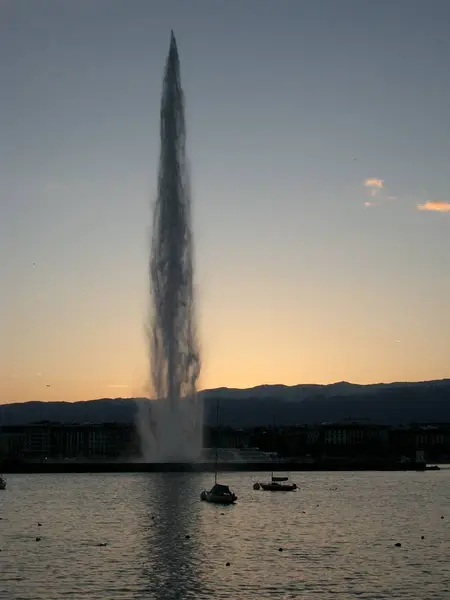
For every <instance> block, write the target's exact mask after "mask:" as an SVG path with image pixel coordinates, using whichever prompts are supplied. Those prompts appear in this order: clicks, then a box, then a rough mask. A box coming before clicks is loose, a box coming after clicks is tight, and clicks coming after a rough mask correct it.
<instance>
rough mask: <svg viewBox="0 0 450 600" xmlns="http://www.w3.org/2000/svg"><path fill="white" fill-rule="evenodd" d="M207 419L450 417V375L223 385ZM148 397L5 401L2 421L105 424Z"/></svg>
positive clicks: (254, 422)
mask: <svg viewBox="0 0 450 600" xmlns="http://www.w3.org/2000/svg"><path fill="white" fill-rule="evenodd" d="M201 395H202V397H203V400H204V405H205V423H207V424H214V423H215V407H216V400H220V401H221V403H220V422H221V424H222V425H230V426H233V427H253V426H258V425H267V424H270V423H272V420H273V419H275V422H276V424H277V425H294V424H299V423H318V422H323V421H341V420H354V421H368V422H373V423H379V424H403V423H412V422H421V423H439V422H450V379H442V380H436V381H423V382H418V383H400V382H399V383H389V384H384V383H380V384H373V385H357V384H353V383H347V382H345V381H341V382H339V383H333V384H330V385H295V386H290V387H289V386H285V385H262V386H258V387H254V388H249V389H243V390H240V389H229V388H217V389H213V390H204V391H203V392H201ZM138 402H150V401H149V400H146V399H144V398H137V399H133V398H102V399H99V400H88V401H84V402H73V403H71V402H25V403H21V404H6V405H1V406H0V424H3V425H13V424H26V423H33V422H36V421H44V420H48V421H57V422H61V423H86V422H89V423H103V422H119V423H124V422H131V421H134V419H135V417H136V411H137V403H138Z"/></svg>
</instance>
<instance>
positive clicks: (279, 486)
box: [253, 417, 297, 492]
mask: <svg viewBox="0 0 450 600" xmlns="http://www.w3.org/2000/svg"><path fill="white" fill-rule="evenodd" d="M272 427H273V429H275V417H273V420H272ZM253 489H254V490H265V491H267V492H294V491H295V490H296V489H297V484H296V483H292V482H290V481H289V477H275V476H274V474H273V471H272V477H271V478H270V481H268V482H261V481H257V482H256V483H254V484H253Z"/></svg>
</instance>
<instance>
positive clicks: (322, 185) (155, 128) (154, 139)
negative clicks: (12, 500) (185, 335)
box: [0, 0, 450, 402]
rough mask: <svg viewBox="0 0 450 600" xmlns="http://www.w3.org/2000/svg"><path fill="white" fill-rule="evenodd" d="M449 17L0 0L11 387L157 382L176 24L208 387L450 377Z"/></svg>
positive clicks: (29, 391) (449, 11)
mask: <svg viewBox="0 0 450 600" xmlns="http://www.w3.org/2000/svg"><path fill="white" fill-rule="evenodd" d="M449 22H450V2H449V1H448V0H431V1H430V0H429V1H427V0H376V1H375V0H311V1H307V0H239V1H238V0H236V1H234V0H231V1H229V2H222V1H219V0H189V1H187V0H178V1H176V0H151V1H149V0H39V2H37V1H32V0H2V2H1V4H0V77H1V80H0V82H1V86H0V131H1V145H0V189H1V202H0V273H1V277H2V294H1V297H0V315H1V329H0V383H1V385H0V402H17V401H24V400H69V401H72V400H82V399H89V398H96V397H103V396H133V395H135V396H136V395H140V396H141V395H145V394H146V390H147V387H146V382H147V379H148V372H149V368H148V359H147V350H146V341H145V336H144V325H145V314H146V306H147V302H148V298H147V294H148V280H147V262H148V241H149V229H150V224H151V202H152V201H153V199H154V197H155V190H156V174H157V163H158V152H159V103H160V93H161V83H162V74H163V68H164V62H165V57H166V54H167V52H168V47H169V37H170V30H171V29H174V31H175V35H176V37H177V43H178V49H179V52H180V60H181V75H182V84H183V87H184V91H185V94H186V101H187V127H188V152H189V157H190V162H191V167H192V193H193V212H194V235H195V250H196V281H197V292H198V314H199V322H200V338H201V346H202V358H203V370H202V376H201V387H202V388H209V387H218V386H228V387H249V386H253V385H259V384H262V383H285V384H296V383H328V382H333V381H340V380H347V381H352V382H356V383H369V382H379V381H393V380H424V379H434V378H443V377H447V376H450V311H449V306H450V277H449V268H450V267H449V259H450V212H449V211H450V179H449V159H450V112H449V106H450V79H449V77H448V68H449V57H450V36H449V35H448V27H449ZM48 386H50V387H48Z"/></svg>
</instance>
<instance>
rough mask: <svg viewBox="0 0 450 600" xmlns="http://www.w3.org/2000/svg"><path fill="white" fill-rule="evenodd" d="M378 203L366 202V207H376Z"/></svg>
mask: <svg viewBox="0 0 450 600" xmlns="http://www.w3.org/2000/svg"><path fill="white" fill-rule="evenodd" d="M376 205H377V203H376V202H364V206H376Z"/></svg>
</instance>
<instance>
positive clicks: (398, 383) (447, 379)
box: [0, 377, 450, 406]
mask: <svg viewBox="0 0 450 600" xmlns="http://www.w3.org/2000/svg"><path fill="white" fill-rule="evenodd" d="M443 382H449V383H450V377H442V378H441V379H419V380H414V381H411V380H410V381H401V380H399V381H389V382H384V381H380V382H375V383H352V382H350V381H344V380H342V381H335V382H333V383H296V384H292V385H287V384H284V383H262V384H259V385H255V386H251V387H247V388H239V387H236V388H234V387H225V386H222V387H216V388H205V389H202V390H199V392H198V393H199V394H202V395H205V394H208V393H211V392H220V391H228V392H239V391H242V392H248V391H251V390H257V389H261V388H270V387H273V388H286V389H293V388H297V387H319V388H327V387H332V386H335V385H342V384H345V385H348V386H353V387H360V388H367V387H375V386H390V385H391V386H392V385H395V386H401V385H420V384H427V383H429V384H433V383H443ZM99 400H148V401H152V402H153V401H156V399H155V398H149V397H147V396H103V397H98V398H88V399H85V400H24V401H21V402H4V403H0V406H8V405H10V404H31V403H34V402H45V403H54V404H57V403H68V404H74V403H75V402H97V401H99Z"/></svg>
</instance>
